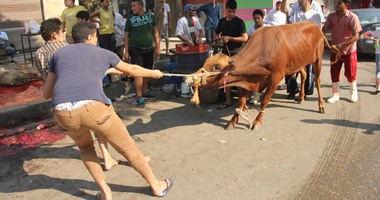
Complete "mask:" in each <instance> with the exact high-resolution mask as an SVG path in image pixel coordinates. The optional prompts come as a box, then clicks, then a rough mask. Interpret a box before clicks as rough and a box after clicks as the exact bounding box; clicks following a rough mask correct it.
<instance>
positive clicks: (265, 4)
mask: <svg viewBox="0 0 380 200" xmlns="http://www.w3.org/2000/svg"><path fill="white" fill-rule="evenodd" d="M236 2H237V5H238V10H237V12H236V15H237V16H238V17H240V18H242V19H243V20H244V22H245V26H246V28H247V31H248V30H249V27H250V26H251V24H253V19H252V12H253V11H254V10H255V9H266V10H267V11H269V10H270V9H272V8H273V7H274V4H275V3H276V2H277V1H276V0H265V1H263V0H249V1H247V0H236Z"/></svg>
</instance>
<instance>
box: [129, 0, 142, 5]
mask: <svg viewBox="0 0 380 200" xmlns="http://www.w3.org/2000/svg"><path fill="white" fill-rule="evenodd" d="M132 2H137V3H138V4H140V5H143V6H144V1H143V0H132Z"/></svg>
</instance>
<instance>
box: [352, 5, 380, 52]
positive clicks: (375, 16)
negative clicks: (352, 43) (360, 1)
mask: <svg viewBox="0 0 380 200" xmlns="http://www.w3.org/2000/svg"><path fill="white" fill-rule="evenodd" d="M351 11H352V12H353V13H355V14H356V15H357V16H358V17H359V20H360V25H361V26H362V28H363V31H362V32H360V33H359V40H358V42H357V47H358V49H357V52H358V53H360V54H374V53H375V48H374V45H373V32H374V31H375V30H376V27H378V28H377V29H379V28H380V9H376V8H371V9H352V10H351Z"/></svg>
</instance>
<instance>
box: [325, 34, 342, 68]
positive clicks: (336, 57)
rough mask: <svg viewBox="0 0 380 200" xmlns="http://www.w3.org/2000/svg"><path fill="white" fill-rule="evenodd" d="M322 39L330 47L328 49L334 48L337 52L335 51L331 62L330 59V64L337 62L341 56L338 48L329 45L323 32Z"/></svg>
mask: <svg viewBox="0 0 380 200" xmlns="http://www.w3.org/2000/svg"><path fill="white" fill-rule="evenodd" d="M323 39H324V40H325V43H326V46H327V47H328V48H329V49H330V51H331V49H333V50H335V51H336V52H337V53H336V56H335V61H333V62H331V61H330V65H333V64H335V63H337V62H338V60H340V59H341V58H340V53H339V49H336V48H333V47H332V46H331V45H330V43H329V41H328V40H327V38H326V36H325V35H324V34H323Z"/></svg>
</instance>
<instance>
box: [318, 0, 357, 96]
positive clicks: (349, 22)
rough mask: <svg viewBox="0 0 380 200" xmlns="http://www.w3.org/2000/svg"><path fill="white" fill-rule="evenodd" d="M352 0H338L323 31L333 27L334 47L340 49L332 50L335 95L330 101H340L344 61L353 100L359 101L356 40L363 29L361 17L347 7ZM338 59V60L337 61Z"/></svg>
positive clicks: (331, 71)
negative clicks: (340, 82) (340, 83)
mask: <svg viewBox="0 0 380 200" xmlns="http://www.w3.org/2000/svg"><path fill="white" fill-rule="evenodd" d="M350 3H351V0H337V1H336V2H335V11H334V12H332V13H330V14H329V15H328V16H327V19H326V22H325V25H324V26H323V29H322V30H323V33H326V31H327V30H328V29H331V37H332V47H333V49H334V48H336V49H338V50H339V51H338V52H336V51H331V56H330V61H331V62H332V63H334V64H332V65H331V68H330V74H331V81H332V93H333V96H332V97H331V98H329V99H328V100H327V102H329V103H335V102H336V101H339V80H340V77H339V76H340V69H341V68H342V65H343V63H344V75H345V76H346V78H347V81H348V82H349V83H350V89H351V96H350V100H351V102H353V103H355V102H356V101H358V99H359V97H358V91H357V87H356V71H357V68H358V60H357V53H356V41H357V40H358V39H359V32H360V31H362V27H361V26H360V22H359V18H358V16H357V15H356V14H354V13H353V12H351V11H349V10H348V9H347V7H348V5H349V4H350ZM335 61H336V62H335Z"/></svg>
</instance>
